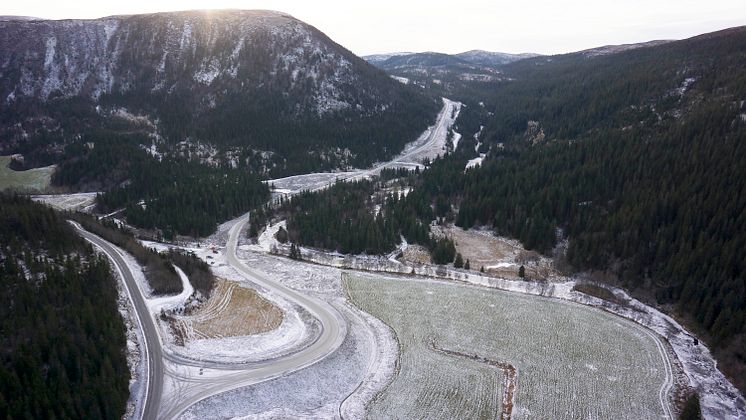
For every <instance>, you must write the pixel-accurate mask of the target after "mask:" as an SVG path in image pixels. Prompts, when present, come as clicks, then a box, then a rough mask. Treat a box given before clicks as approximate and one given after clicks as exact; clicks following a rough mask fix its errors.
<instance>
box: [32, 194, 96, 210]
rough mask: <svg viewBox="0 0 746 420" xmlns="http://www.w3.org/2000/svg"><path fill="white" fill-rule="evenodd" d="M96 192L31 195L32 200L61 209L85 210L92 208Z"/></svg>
mask: <svg viewBox="0 0 746 420" xmlns="http://www.w3.org/2000/svg"><path fill="white" fill-rule="evenodd" d="M96 194H98V193H95V192H93V193H75V194H44V195H33V196H31V198H32V199H33V200H34V201H38V202H40V203H43V204H46V205H48V206H50V207H53V208H55V209H57V210H62V211H78V210H79V211H86V210H88V209H91V208H93V206H94V203H95V201H96Z"/></svg>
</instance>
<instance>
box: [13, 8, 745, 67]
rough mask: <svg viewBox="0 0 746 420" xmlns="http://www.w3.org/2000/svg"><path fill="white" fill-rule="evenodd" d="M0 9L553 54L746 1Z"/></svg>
mask: <svg viewBox="0 0 746 420" xmlns="http://www.w3.org/2000/svg"><path fill="white" fill-rule="evenodd" d="M2 3H3V4H2V5H0V15H24V16H35V17H42V18H50V19H67V18H97V17H102V16H109V15H115V14H135V13H151V12H160V11H169V10H188V9H207V8H213V9H218V8H240V9H272V10H280V11H283V12H287V13H290V14H291V15H293V16H295V17H297V18H299V19H301V20H303V21H306V22H308V23H310V24H312V25H314V26H316V27H317V28H318V29H320V30H321V31H323V32H325V33H326V34H327V35H329V36H330V37H331V38H332V39H334V40H335V41H337V42H338V43H340V44H342V45H344V46H345V47H347V48H349V49H350V50H352V51H353V52H355V53H357V54H359V55H365V54H372V53H379V52H393V51H416V52H419V51H439V52H446V53H456V52H462V51H465V50H470V49H484V50H490V51H501V52H511V53H519V52H536V53H542V54H555V53H563V52H570V51H578V50H582V49H586V48H592V47H597V46H601V45H608V44H625V43H634V42H641V41H649V40H653V39H681V38H686V37H690V36H693V35H697V34H701V33H705V32H711V31H714V30H718V29H724V28H728V27H732V26H739V25H746V0H595V1H588V0H583V1H581V0H524V1H521V0H511V1H503V0H497V1H496V0H452V1H449V2H442V1H426V0H417V1H405V0H374V1H365V2H360V1H355V0H272V1H269V0H244V1H238V0H166V1H160V0H159V1H154V0H125V1H107V0H82V1H76V0H73V1H64V0H54V1H49V0H16V1H12V0H8V1H3V2H2Z"/></svg>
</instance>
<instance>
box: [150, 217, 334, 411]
mask: <svg viewBox="0 0 746 420" xmlns="http://www.w3.org/2000/svg"><path fill="white" fill-rule="evenodd" d="M248 220H249V215H248V214H246V215H244V216H243V217H241V218H240V219H239V220H238V221H237V222H236V224H235V225H233V227H232V228H231V229H230V232H229V238H228V243H227V246H226V260H227V261H228V264H230V265H231V266H233V267H234V268H235V269H236V270H237V271H238V272H239V273H241V274H242V275H244V276H246V277H247V278H248V279H249V280H251V281H252V282H253V283H255V284H258V285H260V286H262V287H264V288H266V289H268V290H271V291H272V292H274V293H276V294H278V295H280V296H282V297H283V298H285V299H288V300H289V301H291V302H294V303H296V304H298V305H300V306H302V307H303V308H304V309H305V310H307V311H308V312H310V313H311V314H312V315H313V316H314V317H316V319H318V320H319V322H320V323H321V333H320V335H319V336H318V338H317V339H316V340H315V341H314V342H313V343H311V344H310V345H309V346H307V347H305V348H303V349H301V350H298V351H296V352H293V353H290V354H288V355H285V356H281V357H278V358H276V359H272V360H267V361H266V362H259V363H255V364H254V366H253V367H248V368H243V367H242V365H240V364H239V365H236V371H235V372H233V373H227V374H225V375H223V376H221V377H218V378H214V379H211V380H209V381H205V386H202V387H199V386H198V387H197V388H196V390H197V391H198V392H196V393H195V392H192V393H190V395H188V396H186V398H185V399H184V401H179V402H176V403H172V404H170V406H169V407H163V412H162V413H161V417H162V418H165V419H171V418H177V417H178V416H179V415H181V414H182V413H183V412H184V411H186V410H187V409H188V408H189V407H190V406H192V405H193V404H196V403H197V402H199V401H201V400H204V399H206V398H208V397H211V396H213V395H217V394H220V393H223V392H226V391H230V390H233V389H236V388H240V387H244V386H248V385H253V384H257V383H260V382H263V381H266V380H270V379H274V378H277V377H280V376H283V375H286V374H289V373H292V372H295V371H297V370H300V369H302V368H305V367H308V366H310V365H312V364H314V363H316V362H319V361H321V360H322V359H324V358H325V357H326V356H328V355H329V354H331V353H333V352H334V351H336V350H337V349H338V348H339V346H340V345H341V344H342V341H344V338H345V335H346V334H347V324H346V323H345V321H344V318H342V316H341V315H340V314H339V312H337V310H335V309H334V308H333V307H332V306H331V305H330V304H328V303H326V302H324V301H322V300H320V299H316V298H314V297H310V296H306V295H304V294H302V293H299V292H297V291H295V290H293V289H290V288H288V287H285V286H283V285H281V284H279V283H277V282H274V281H272V280H270V279H269V278H267V277H265V276H264V274H261V273H259V272H257V271H254V270H252V269H251V268H249V267H248V266H247V265H246V264H244V263H243V262H242V261H241V260H240V259H238V257H237V256H236V248H237V246H238V238H239V235H240V233H241V230H242V229H243V227H244V226H245V225H246V222H247V221H248Z"/></svg>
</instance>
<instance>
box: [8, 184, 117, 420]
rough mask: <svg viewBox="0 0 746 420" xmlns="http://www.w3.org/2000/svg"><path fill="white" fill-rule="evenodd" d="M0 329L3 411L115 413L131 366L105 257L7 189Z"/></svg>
mask: <svg viewBox="0 0 746 420" xmlns="http://www.w3.org/2000/svg"><path fill="white" fill-rule="evenodd" d="M0 332H1V333H0V417H2V418H9V419H20V418H28V419H41V418H46V419H52V418H57V419H67V418H106V419H120V418H121V417H122V415H123V414H124V410H125V404H126V401H127V398H128V396H129V389H128V387H129V370H128V368H127V360H126V356H125V349H126V342H125V335H124V324H123V322H122V318H121V316H120V314H119V312H118V311H117V288H116V281H115V279H114V278H113V277H112V275H111V270H110V266H109V264H108V262H107V260H106V259H105V258H104V257H99V256H96V255H95V254H94V253H93V251H92V249H91V248H90V246H88V245H87V244H86V243H85V242H84V241H83V240H82V239H80V238H79V237H78V236H77V235H75V233H74V232H73V230H72V229H71V227H70V226H69V225H68V223H67V222H65V221H64V220H62V219H61V218H60V217H59V216H57V215H56V214H55V213H54V212H53V211H52V210H51V209H48V208H46V207H43V206H42V205H40V204H35V203H32V202H31V201H29V200H28V199H26V198H21V197H17V196H11V195H5V194H0Z"/></svg>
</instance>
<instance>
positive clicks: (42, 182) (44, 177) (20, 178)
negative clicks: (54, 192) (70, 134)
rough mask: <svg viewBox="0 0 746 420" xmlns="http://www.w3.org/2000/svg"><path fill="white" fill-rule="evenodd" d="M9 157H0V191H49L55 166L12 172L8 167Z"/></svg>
mask: <svg viewBox="0 0 746 420" xmlns="http://www.w3.org/2000/svg"><path fill="white" fill-rule="evenodd" d="M9 164H10V156H0V191H2V190H5V189H14V190H23V191H39V192H43V191H46V190H47V189H49V184H50V182H51V180H52V172H54V168H55V166H54V165H52V166H45V167H43V168H35V169H29V170H27V171H14V170H12V169H10V168H9V167H8V165H9Z"/></svg>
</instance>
